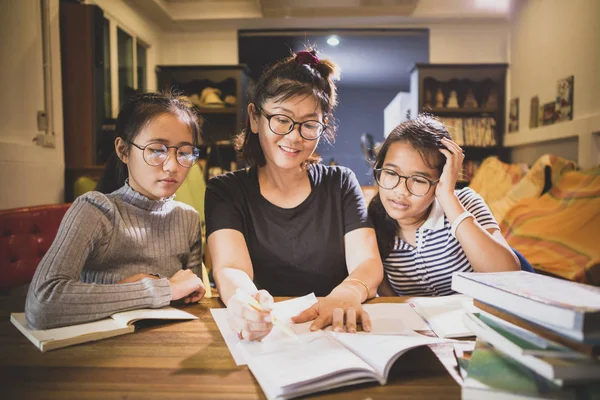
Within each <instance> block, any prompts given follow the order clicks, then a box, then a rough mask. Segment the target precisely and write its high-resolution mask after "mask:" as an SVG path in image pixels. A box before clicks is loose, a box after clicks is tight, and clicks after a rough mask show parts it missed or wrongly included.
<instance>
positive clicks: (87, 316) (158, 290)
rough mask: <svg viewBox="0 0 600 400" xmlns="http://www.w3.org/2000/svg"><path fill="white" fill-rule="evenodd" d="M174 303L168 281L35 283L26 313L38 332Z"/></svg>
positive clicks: (30, 290) (49, 281) (27, 303)
mask: <svg viewBox="0 0 600 400" xmlns="http://www.w3.org/2000/svg"><path fill="white" fill-rule="evenodd" d="M170 301H171V286H170V284H169V281H168V280H167V279H150V278H146V279H142V280H141V281H138V282H133V283H127V284H112V285H99V284H90V283H82V282H78V281H73V280H61V279H54V280H46V281H44V282H43V283H42V284H37V283H36V282H32V286H31V288H30V289H29V293H28V296H27V301H26V305H25V312H26V314H27V320H28V321H29V323H30V324H32V325H33V326H35V327H36V328H38V329H48V328H53V327H58V326H65V325H73V324H80V323H84V322H90V321H95V320H98V319H102V318H105V317H108V316H110V315H112V314H114V313H117V312H121V311H126V310H133V309H138V308H158V307H163V306H166V305H168V304H169V303H170Z"/></svg>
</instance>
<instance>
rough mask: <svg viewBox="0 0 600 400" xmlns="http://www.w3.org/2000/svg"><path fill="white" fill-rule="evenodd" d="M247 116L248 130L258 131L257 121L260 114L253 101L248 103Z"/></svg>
mask: <svg viewBox="0 0 600 400" xmlns="http://www.w3.org/2000/svg"><path fill="white" fill-rule="evenodd" d="M248 118H249V120H250V131H251V132H252V133H255V134H256V133H258V121H259V118H260V114H259V113H258V109H257V107H256V104H254V103H250V104H248Z"/></svg>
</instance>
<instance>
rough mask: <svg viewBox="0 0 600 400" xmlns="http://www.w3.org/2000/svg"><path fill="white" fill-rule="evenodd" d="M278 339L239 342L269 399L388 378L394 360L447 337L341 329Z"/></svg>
mask: <svg viewBox="0 0 600 400" xmlns="http://www.w3.org/2000/svg"><path fill="white" fill-rule="evenodd" d="M299 336H300V338H301V340H302V343H298V341H295V340H293V339H292V338H286V339H282V340H278V341H273V342H265V343H260V344H257V343H252V342H247V341H242V342H240V343H239V346H240V347H241V349H242V351H243V352H244V358H245V360H246V362H247V364H248V368H250V371H252V373H253V374H254V377H255V378H256V380H257V381H258V383H259V384H260V386H261V388H262V390H263V391H264V393H265V396H266V397H267V398H268V399H269V400H272V399H291V398H294V397H298V396H304V395H308V394H311V393H316V392H320V391H323V390H329V389H334V388H338V387H343V386H349V385H355V384H358V383H364V382H379V383H380V384H382V385H384V384H386V383H387V377H388V374H389V371H390V369H391V367H392V365H393V364H394V362H395V361H396V360H397V359H398V358H399V357H400V356H401V355H402V354H404V353H406V352H407V351H408V350H410V349H413V348H416V347H418V346H423V345H427V344H432V343H440V342H444V341H446V340H444V339H439V338H432V337H427V336H423V335H419V334H417V333H414V334H413V335H406V336H396V335H377V334H373V333H353V334H351V333H336V332H332V331H317V332H309V333H304V334H301V335H299Z"/></svg>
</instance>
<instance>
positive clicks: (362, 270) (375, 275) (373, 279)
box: [332, 258, 383, 303]
mask: <svg viewBox="0 0 600 400" xmlns="http://www.w3.org/2000/svg"><path fill="white" fill-rule="evenodd" d="M382 280H383V269H382V266H381V260H380V259H378V258H372V259H367V260H365V261H363V262H362V263H361V264H360V265H359V266H358V267H356V268H355V269H354V270H353V271H352V273H351V274H350V275H349V276H348V277H347V278H346V279H344V280H343V281H342V283H340V284H339V285H338V286H337V287H336V288H335V289H333V291H332V293H333V292H335V291H339V290H346V289H352V290H353V292H355V293H356V296H357V298H358V299H359V300H360V302H361V303H362V302H364V301H365V300H368V299H370V298H373V297H375V295H376V294H377V288H378V287H379V285H380V284H381V281H382ZM367 288H368V290H367Z"/></svg>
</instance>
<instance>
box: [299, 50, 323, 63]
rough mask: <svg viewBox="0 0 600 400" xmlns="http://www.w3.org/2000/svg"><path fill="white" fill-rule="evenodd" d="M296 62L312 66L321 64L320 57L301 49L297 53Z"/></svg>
mask: <svg viewBox="0 0 600 400" xmlns="http://www.w3.org/2000/svg"><path fill="white" fill-rule="evenodd" d="M296 62H297V63H298V65H307V64H308V65H310V66H311V67H316V66H317V65H319V58H318V57H317V56H315V55H314V54H313V53H311V52H310V51H306V50H304V51H300V52H298V54H296Z"/></svg>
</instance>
